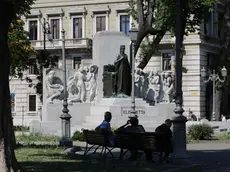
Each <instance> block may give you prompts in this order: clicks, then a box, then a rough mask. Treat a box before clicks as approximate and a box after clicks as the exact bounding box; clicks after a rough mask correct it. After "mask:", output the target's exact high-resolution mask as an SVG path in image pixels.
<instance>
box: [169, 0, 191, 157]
mask: <svg viewBox="0 0 230 172" xmlns="http://www.w3.org/2000/svg"><path fill="white" fill-rule="evenodd" d="M181 11H182V10H181V0H176V19H175V20H176V32H175V37H176V71H175V74H176V75H175V77H176V78H175V86H176V97H175V103H176V108H175V110H174V112H175V116H173V117H172V122H173V155H172V158H174V159H186V158H188V154H187V150H186V125H185V124H186V122H187V118H186V117H185V116H183V112H184V109H183V92H182V58H181V57H182V56H181V49H182V43H181V42H182V37H181Z"/></svg>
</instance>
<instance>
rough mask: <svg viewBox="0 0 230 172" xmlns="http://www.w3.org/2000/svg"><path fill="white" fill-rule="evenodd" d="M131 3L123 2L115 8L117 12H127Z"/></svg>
mask: <svg viewBox="0 0 230 172" xmlns="http://www.w3.org/2000/svg"><path fill="white" fill-rule="evenodd" d="M129 8H130V7H129V5H128V4H122V5H119V6H117V7H116V8H115V10H116V12H117V13H119V12H125V11H127V10H128V9H129Z"/></svg>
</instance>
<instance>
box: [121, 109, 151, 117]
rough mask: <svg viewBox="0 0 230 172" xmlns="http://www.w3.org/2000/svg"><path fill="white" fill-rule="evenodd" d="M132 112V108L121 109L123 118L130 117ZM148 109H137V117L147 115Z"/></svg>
mask: <svg viewBox="0 0 230 172" xmlns="http://www.w3.org/2000/svg"><path fill="white" fill-rule="evenodd" d="M131 112H132V109H131V107H121V116H127V115H130V114H131ZM146 114H147V112H146V108H144V107H136V115H146Z"/></svg>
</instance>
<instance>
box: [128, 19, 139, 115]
mask: <svg viewBox="0 0 230 172" xmlns="http://www.w3.org/2000/svg"><path fill="white" fill-rule="evenodd" d="M137 34H138V30H137V28H135V25H134V24H132V28H131V30H130V31H129V37H130V39H131V46H130V48H131V50H130V51H131V52H132V53H130V55H131V56H132V57H131V58H130V60H131V65H132V73H131V75H132V93H131V108H132V111H131V114H130V116H129V118H136V117H137V116H136V104H135V46H136V41H137Z"/></svg>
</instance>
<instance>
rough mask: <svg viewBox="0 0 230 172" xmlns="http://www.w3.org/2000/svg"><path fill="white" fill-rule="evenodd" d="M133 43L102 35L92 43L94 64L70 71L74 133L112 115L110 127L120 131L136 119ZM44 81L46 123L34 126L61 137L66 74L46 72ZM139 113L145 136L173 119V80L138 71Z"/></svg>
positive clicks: (169, 75)
mask: <svg viewBox="0 0 230 172" xmlns="http://www.w3.org/2000/svg"><path fill="white" fill-rule="evenodd" d="M129 47H130V38H129V37H127V36H126V35H125V34H124V33H121V32H111V31H103V32H98V33H97V34H96V35H95V36H94V38H93V57H92V58H93V61H92V65H90V66H80V68H79V69H78V70H75V69H67V73H66V75H67V92H68V104H69V106H68V109H69V111H70V112H69V113H70V114H71V116H72V118H71V131H72V133H73V132H74V131H75V130H81V129H82V128H88V129H94V128H95V127H96V126H97V125H98V124H99V123H101V121H102V120H103V118H104V112H105V111H110V112H112V114H113V119H112V121H111V125H112V126H113V127H118V126H120V125H122V124H124V122H125V121H127V119H128V116H129V114H130V113H131V97H130V94H131V79H132V78H131V65H130V59H129V56H128V55H129V54H130V52H129ZM43 76H44V81H43V109H42V110H43V113H42V119H43V121H42V122H37V123H35V124H34V125H33V126H34V127H32V128H33V129H34V132H40V133H43V134H55V135H60V134H61V120H60V115H61V113H62V109H63V105H62V101H63V98H64V95H63V94H64V93H63V90H64V89H63V71H62V70H61V69H45V70H44V75H43ZM135 96H136V113H137V115H138V118H139V121H140V123H141V124H142V125H144V126H145V128H146V130H147V131H148V130H149V131H153V130H154V129H155V127H156V126H157V125H159V124H160V123H162V122H163V121H164V120H165V119H166V118H170V117H171V116H172V115H173V114H174V113H173V110H174V108H175V105H174V103H173V100H174V74H173V72H167V73H165V72H160V71H156V70H155V69H152V70H150V71H144V70H142V69H138V68H137V69H136V71H135Z"/></svg>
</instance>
